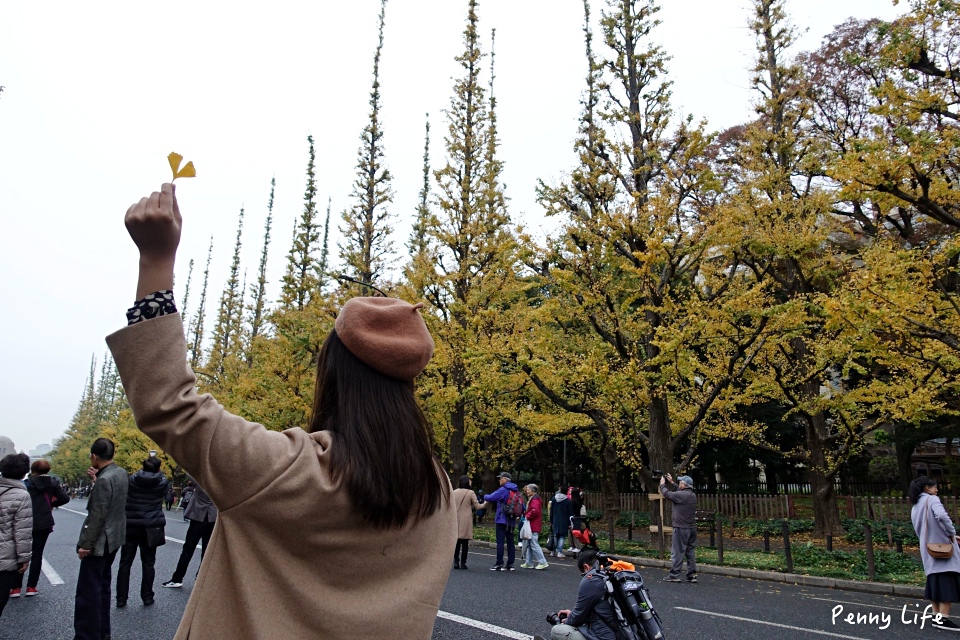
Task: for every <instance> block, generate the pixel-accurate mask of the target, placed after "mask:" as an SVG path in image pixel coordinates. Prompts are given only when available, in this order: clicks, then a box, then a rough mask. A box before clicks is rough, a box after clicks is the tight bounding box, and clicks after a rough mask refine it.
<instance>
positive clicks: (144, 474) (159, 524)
mask: <svg viewBox="0 0 960 640" xmlns="http://www.w3.org/2000/svg"><path fill="white" fill-rule="evenodd" d="M169 488H170V483H169V482H168V481H167V478H166V476H164V475H163V473H161V472H160V460H159V459H157V458H152V457H151V458H147V459H146V460H144V461H143V469H141V470H140V471H137V472H136V473H135V474H133V475H132V476H130V481H129V486H128V488H127V509H126V512H127V541H126V542H125V543H124V545H123V548H122V549H121V550H120V569H119V570H118V571H117V608H118V609H119V608H122V607H125V606H127V595H128V594H129V592H130V567H131V566H132V565H133V561H134V559H136V557H137V548H139V549H140V564H141V565H142V569H143V571H142V573H143V579H142V580H141V582H140V598H141V599H142V600H143V604H144V605H151V604H153V597H154V594H153V580H154V575H155V571H154V564H155V562H156V560H157V547H159V546H160V545H162V544H164V542H166V541H165V539H164V530H163V528H164V526H165V525H166V524H167V520H166V518H164V517H163V500H164V499H165V498H166V497H167V490H168V489H169Z"/></svg>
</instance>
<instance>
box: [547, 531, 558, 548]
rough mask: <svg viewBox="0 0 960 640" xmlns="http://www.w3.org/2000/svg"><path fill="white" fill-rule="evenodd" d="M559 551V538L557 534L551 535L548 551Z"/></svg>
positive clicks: (548, 539)
mask: <svg viewBox="0 0 960 640" xmlns="http://www.w3.org/2000/svg"><path fill="white" fill-rule="evenodd" d="M556 550H557V536H556V534H553V533H551V534H550V537H549V538H547V551H556Z"/></svg>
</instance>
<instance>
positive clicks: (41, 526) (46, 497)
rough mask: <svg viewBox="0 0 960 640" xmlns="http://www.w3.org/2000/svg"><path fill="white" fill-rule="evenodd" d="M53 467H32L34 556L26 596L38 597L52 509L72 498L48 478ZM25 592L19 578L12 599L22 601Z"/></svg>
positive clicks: (37, 464)
mask: <svg viewBox="0 0 960 640" xmlns="http://www.w3.org/2000/svg"><path fill="white" fill-rule="evenodd" d="M49 473H50V463H49V462H47V461H46V460H37V461H36V462H34V463H33V464H32V465H30V476H29V477H28V478H27V481H26V483H25V484H26V486H27V491H28V492H29V493H30V500H31V502H32V503H33V556H32V557H31V559H30V574H29V575H28V576H27V593H26V595H27V596H35V595H37V594H38V593H39V592H38V591H37V584H39V582H40V569H41V568H42V566H43V548H44V547H45V546H46V544H47V538H49V537H50V534H51V533H53V509H54V507H59V506H61V505H64V504H67V503H68V502H70V496H68V495H67V492H66V491H64V490H63V487H61V486H60V481H59V480H57V479H56V478H55V477H53V476H51V475H49ZM22 588H23V574H22V573H21V574H19V575H17V577H16V578H15V579H14V581H13V589H11V590H10V597H11V598H19V597H20V590H21V589H22Z"/></svg>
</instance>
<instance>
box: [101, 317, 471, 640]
mask: <svg viewBox="0 0 960 640" xmlns="http://www.w3.org/2000/svg"><path fill="white" fill-rule="evenodd" d="M107 344H108V345H109V347H110V350H111V352H112V353H113V357H114V360H115V361H116V365H117V369H118V371H119V372H120V377H121V379H122V381H123V387H124V389H125V390H126V393H127V397H128V398H129V400H130V406H131V407H132V409H133V414H134V416H135V418H136V421H137V425H138V426H139V427H140V429H141V430H142V431H143V432H144V433H145V434H146V435H148V436H149V437H150V438H152V439H153V440H154V441H155V442H156V443H157V444H158V445H159V446H160V447H162V448H163V450H164V451H166V452H167V453H169V454H171V455H172V456H173V458H174V459H175V460H176V461H177V463H178V464H180V465H181V466H182V467H183V468H184V469H185V470H186V471H187V472H188V473H189V474H190V475H192V476H193V477H194V478H196V480H197V482H198V483H199V484H200V486H202V487H203V488H204V489H205V490H206V491H207V493H208V494H210V497H211V498H212V499H213V501H214V503H215V504H216V505H217V507H218V508H219V510H220V514H219V517H218V518H217V524H216V527H215V528H214V531H213V537H212V539H211V541H210V546H209V548H208V549H207V550H206V555H205V558H204V561H203V564H202V567H201V569H200V575H199V576H198V577H197V581H196V584H195V585H194V587H193V593H192V594H191V595H190V601H189V602H188V603H187V607H186V611H185V612H184V614H183V619H182V620H181V622H180V627H179V629H178V630H177V635H176V639H177V640H188V639H189V640H206V639H218V640H219V639H223V638H230V639H231V640H245V639H250V640H255V639H262V638H277V639H282V640H296V639H299V638H305V639H306V638H309V639H311V640H312V639H319V638H324V639H347V638H349V639H351V640H355V639H357V638H423V639H427V638H430V637H431V635H432V633H433V626H434V621H435V619H436V615H437V610H438V608H439V606H440V598H441V596H442V595H443V590H444V587H445V586H446V583H447V578H448V577H449V574H450V562H449V560H450V556H451V555H453V548H454V546H455V544H456V537H457V523H456V514H455V512H454V508H453V504H452V503H451V502H450V498H451V497H452V496H451V491H450V489H448V493H447V494H446V496H445V498H444V503H443V507H442V508H441V509H440V510H439V511H438V512H437V513H435V514H434V515H433V516H431V517H429V518H426V519H424V520H422V521H420V522H419V523H417V524H416V525H415V526H408V527H406V528H404V529H402V530H389V531H378V530H374V529H373V528H371V527H370V526H368V525H367V524H366V523H365V522H363V521H362V520H361V518H360V517H359V516H358V515H357V514H355V513H354V510H353V505H351V503H350V499H349V497H348V495H347V493H346V491H345V490H343V489H342V488H341V487H340V486H339V484H337V483H334V482H333V480H332V479H331V476H330V469H329V464H330V452H331V449H332V447H334V446H336V445H335V442H334V441H333V438H332V437H331V434H330V433H329V432H326V431H323V432H318V433H313V434H310V433H307V432H306V431H304V430H303V429H301V428H298V427H297V428H292V429H287V430H286V431H283V432H277V431H268V430H267V429H265V428H264V427H263V426H261V425H259V424H255V423H252V422H248V421H246V420H244V419H242V418H240V417H237V416H235V415H232V414H230V413H229V412H227V411H226V410H225V409H224V408H223V407H221V406H220V405H219V404H218V403H217V401H216V400H214V399H213V398H212V397H211V396H209V395H207V394H204V395H198V394H197V392H196V391H195V385H196V379H195V378H194V375H193V372H192V371H191V370H190V368H189V366H188V365H187V364H186V363H187V352H186V345H185V343H184V337H183V326H182V324H181V319H180V314H171V315H166V316H161V317H159V318H155V319H152V320H146V321H144V322H140V323H137V324H134V325H130V326H128V327H126V328H124V329H121V330H120V331H118V332H116V333H114V334H112V335H110V336H108V337H107ZM447 486H449V483H448V485H447Z"/></svg>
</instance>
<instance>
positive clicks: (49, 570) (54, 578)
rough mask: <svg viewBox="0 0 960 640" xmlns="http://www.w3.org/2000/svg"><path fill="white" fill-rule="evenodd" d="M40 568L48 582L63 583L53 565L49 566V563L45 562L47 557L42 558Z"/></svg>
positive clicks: (53, 583)
mask: <svg viewBox="0 0 960 640" xmlns="http://www.w3.org/2000/svg"><path fill="white" fill-rule="evenodd" d="M40 568H41V569H42V570H43V575H45V576H47V580H49V581H50V584H52V585H53V586H57V585H61V584H63V578H61V577H60V574H59V573H57V572H56V571H54V570H53V567H51V566H50V563H49V562H47V559H46V558H44V559H43V563H42V564H41V565H40Z"/></svg>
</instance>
